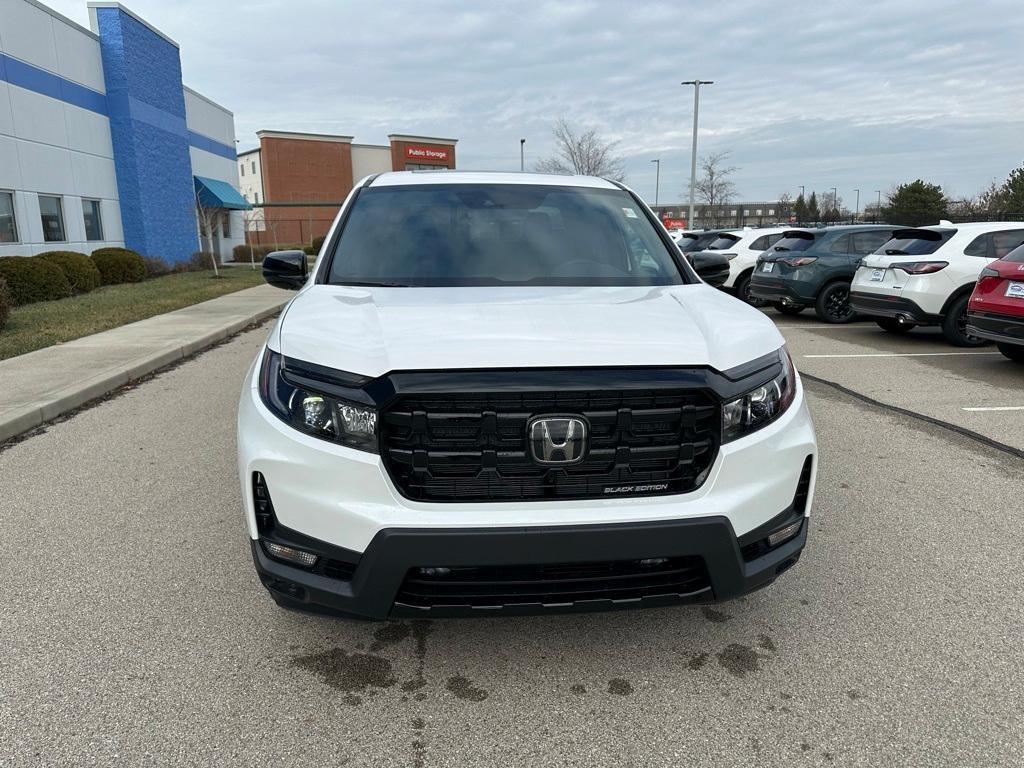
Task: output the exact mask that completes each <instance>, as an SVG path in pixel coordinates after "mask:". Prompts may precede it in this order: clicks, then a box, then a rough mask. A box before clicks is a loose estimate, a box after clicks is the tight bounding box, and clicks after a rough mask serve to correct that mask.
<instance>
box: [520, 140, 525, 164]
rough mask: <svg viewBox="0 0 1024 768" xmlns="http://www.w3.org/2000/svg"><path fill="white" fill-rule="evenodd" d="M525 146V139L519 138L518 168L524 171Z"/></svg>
mask: <svg viewBox="0 0 1024 768" xmlns="http://www.w3.org/2000/svg"><path fill="white" fill-rule="evenodd" d="M525 148H526V139H520V140H519V170H520V171H525V170H526V154H525Z"/></svg>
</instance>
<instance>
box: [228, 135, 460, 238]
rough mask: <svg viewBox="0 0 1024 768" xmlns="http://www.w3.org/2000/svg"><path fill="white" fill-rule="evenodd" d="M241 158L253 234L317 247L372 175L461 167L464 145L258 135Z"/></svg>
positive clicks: (423, 139) (424, 139)
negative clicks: (458, 156) (458, 151)
mask: <svg viewBox="0 0 1024 768" xmlns="http://www.w3.org/2000/svg"><path fill="white" fill-rule="evenodd" d="M256 135H257V137H258V138H259V140H260V146H259V148H258V149H252V150H249V151H248V152H242V153H240V154H239V155H238V181H239V188H240V189H241V191H242V195H243V196H244V197H245V199H246V200H247V201H248V202H249V203H252V204H253V206H254V208H253V212H252V214H251V215H250V216H249V221H248V223H247V226H246V230H247V232H246V234H247V236H248V238H249V240H250V241H252V242H257V243H263V244H291V243H306V244H308V243H310V242H311V241H312V239H313V238H314V237H317V236H319V235H324V234H326V233H327V230H328V228H329V227H330V225H331V222H332V221H333V220H334V216H335V214H336V213H337V212H338V207H339V206H340V205H341V203H342V201H344V199H345V197H346V195H348V193H349V191H351V189H352V186H353V184H355V182H357V181H359V180H360V179H362V178H363V177H364V176H368V175H370V174H373V173H381V172H384V171H392V170H394V171H404V170H417V169H426V168H431V169H433V168H455V144H456V143H457V139H443V138H437V137H431V136H406V135H400V134H392V135H390V136H388V141H389V143H388V144H387V145H376V144H355V143H353V141H352V138H353V137H352V136H338V135H332V134H318V133H293V132H290V131H258V132H257V134H256Z"/></svg>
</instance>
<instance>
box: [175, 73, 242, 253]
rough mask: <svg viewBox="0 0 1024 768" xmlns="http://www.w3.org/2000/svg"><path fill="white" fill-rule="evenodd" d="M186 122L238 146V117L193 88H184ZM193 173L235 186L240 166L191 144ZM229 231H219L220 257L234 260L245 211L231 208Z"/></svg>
mask: <svg viewBox="0 0 1024 768" xmlns="http://www.w3.org/2000/svg"><path fill="white" fill-rule="evenodd" d="M185 122H186V124H187V126H188V129H189V130H190V131H194V132H195V133H198V134H200V135H202V136H205V137H206V138H208V139H213V140H214V141H216V142H219V143H220V144H224V145H226V146H228V147H234V146H235V116H234V114H232V113H231V112H230V111H229V110H227V109H225V108H224V107H222V106H220V105H219V104H217V103H216V102H213V101H211V100H210V99H208V98H206V97H205V96H203V95H202V94H200V93H197V92H196V91H193V90H192V89H191V88H185ZM189 156H190V157H191V159H192V174H193V175H194V176H206V177H207V178H210V179H217V180H218V181H226V182H227V183H229V184H230V185H231V186H232V187H234V188H235V189H238V188H239V185H238V168H237V166H236V161H235V158H233V157H232V158H228V157H224V156H222V155H219V154H214V153H212V152H207V151H206V150H203V149H199V148H197V147H189ZM227 215H228V216H229V218H230V224H229V226H228V231H227V233H225V232H224V231H223V230H222V231H220V233H219V234H220V254H219V255H220V257H221V259H222V260H225V261H227V260H230V259H231V249H232V248H234V247H235V246H236V245H240V244H242V243H244V242H245V217H246V212H245V211H229V212H227Z"/></svg>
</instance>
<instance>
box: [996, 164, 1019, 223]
mask: <svg viewBox="0 0 1024 768" xmlns="http://www.w3.org/2000/svg"><path fill="white" fill-rule="evenodd" d="M1000 192H1001V194H1000V195H999V198H1000V199H999V202H1000V203H1001V205H1002V207H1003V210H1004V211H1005V212H1006V213H1024V166H1021V167H1020V168H1014V169H1013V170H1012V171H1010V175H1009V176H1007V177H1006V181H1005V182H1004V183H1003V187H1002V189H1001V190H1000Z"/></svg>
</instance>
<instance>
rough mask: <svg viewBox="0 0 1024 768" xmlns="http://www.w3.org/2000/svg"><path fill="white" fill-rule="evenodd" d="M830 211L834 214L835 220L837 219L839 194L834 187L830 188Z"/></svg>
mask: <svg viewBox="0 0 1024 768" xmlns="http://www.w3.org/2000/svg"><path fill="white" fill-rule="evenodd" d="M832 211H833V212H834V213H835V214H836V220H837V221H838V219H839V216H838V214H839V193H838V191H837V190H836V188H835V187H832Z"/></svg>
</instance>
